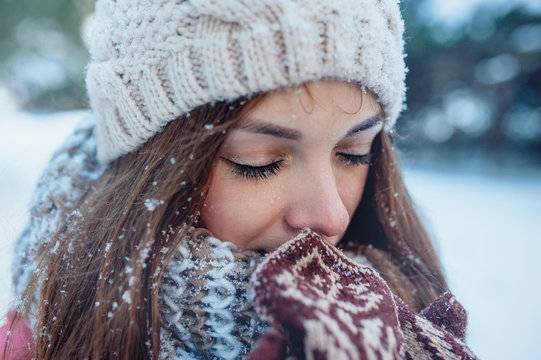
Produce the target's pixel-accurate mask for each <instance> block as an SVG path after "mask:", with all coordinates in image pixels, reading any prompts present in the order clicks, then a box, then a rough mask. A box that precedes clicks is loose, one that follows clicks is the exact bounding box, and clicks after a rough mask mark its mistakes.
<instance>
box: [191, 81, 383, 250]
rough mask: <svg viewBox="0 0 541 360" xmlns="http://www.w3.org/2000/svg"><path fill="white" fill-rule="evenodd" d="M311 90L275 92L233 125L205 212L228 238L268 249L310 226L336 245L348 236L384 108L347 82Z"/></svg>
mask: <svg viewBox="0 0 541 360" xmlns="http://www.w3.org/2000/svg"><path fill="white" fill-rule="evenodd" d="M307 88H308V90H309V91H306V88H305V87H302V86H301V87H297V88H292V89H287V90H281V91H277V92H274V93H271V94H270V95H268V96H267V97H265V98H264V99H263V101H262V102H260V103H259V104H258V105H257V106H256V107H255V108H254V109H252V110H251V111H250V112H249V113H248V114H247V115H246V119H245V120H243V121H242V122H241V123H240V125H239V127H237V128H235V129H234V130H232V131H230V133H229V135H228V137H227V139H226V141H225V143H224V145H223V147H222V148H221V150H220V153H219V155H218V156H219V159H218V161H217V162H216V164H215V165H214V168H213V172H212V182H211V185H210V188H209V190H208V194H207V198H206V201H205V204H204V205H203V209H202V211H201V218H200V220H201V223H202V225H203V226H204V227H206V228H207V229H208V230H210V231H211V232H212V233H213V234H214V235H215V236H216V237H217V238H219V239H221V240H222V241H229V242H232V243H234V244H236V245H237V246H239V247H243V248H250V249H264V250H267V251H269V250H272V249H274V248H276V247H278V246H280V245H281V244H283V243H284V242H285V241H287V240H288V239H290V238H291V237H293V236H295V235H296V234H297V232H298V231H299V230H300V229H302V228H304V227H310V228H312V229H313V230H315V231H317V232H318V233H320V234H321V235H322V236H323V237H324V238H326V239H327V240H328V241H329V242H330V243H332V244H335V245H336V244H337V243H338V242H339V241H340V239H341V238H342V236H343V235H344V232H345V231H346V228H347V227H348V224H349V221H350V220H351V217H352V216H353V213H354V211H355V209H356V208H357V206H358V205H359V202H360V200H361V197H362V194H363V189H364V186H365V183H366V178H367V175H368V170H369V165H368V164H369V161H370V148H371V145H372V141H373V140H374V137H375V136H376V135H377V133H378V132H379V131H380V130H381V128H382V118H381V112H380V111H381V108H380V106H379V104H378V103H377V102H376V100H375V99H374V97H373V95H371V94H370V93H363V92H362V91H361V90H360V89H358V87H355V86H353V85H351V84H348V83H344V82H336V81H320V82H317V83H310V84H308V85H307ZM359 109H360V110H359Z"/></svg>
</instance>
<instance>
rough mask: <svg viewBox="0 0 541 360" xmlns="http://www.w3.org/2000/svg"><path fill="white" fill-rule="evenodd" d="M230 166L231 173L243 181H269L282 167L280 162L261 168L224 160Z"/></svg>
mask: <svg viewBox="0 0 541 360" xmlns="http://www.w3.org/2000/svg"><path fill="white" fill-rule="evenodd" d="M225 160H226V161H227V162H228V163H229V164H231V165H232V171H233V172H234V173H235V174H236V175H239V176H240V177H242V178H244V179H254V180H258V179H270V178H272V177H274V176H276V173H277V172H278V170H280V169H281V167H282V162H283V161H282V160H280V161H276V162H273V163H272V164H268V165H263V166H252V165H246V164H239V163H236V162H234V161H232V160H229V159H225Z"/></svg>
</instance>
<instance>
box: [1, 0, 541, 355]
mask: <svg viewBox="0 0 541 360" xmlns="http://www.w3.org/2000/svg"><path fill="white" fill-rule="evenodd" d="M401 8H402V13H403V16H404V20H405V23H406V39H405V40H406V52H407V54H408V55H407V58H406V63H407V66H408V68H409V73H408V77H407V86H408V91H407V104H408V108H407V110H406V111H404V112H403V114H402V117H401V118H400V119H399V121H398V123H397V129H396V134H394V141H395V147H397V148H398V149H399V151H400V153H401V156H402V161H403V164H404V171H405V177H406V182H407V184H408V186H409V189H410V192H411V195H412V197H413V199H414V201H415V203H416V204H417V206H418V207H419V210H420V213H421V214H422V215H423V218H424V220H425V223H426V225H427V228H428V229H429V230H430V232H431V234H432V236H433V238H434V241H435V244H436V249H437V250H438V253H439V255H440V257H441V259H442V262H443V266H444V269H445V272H446V276H447V278H448V280H449V284H450V287H451V290H452V291H453V292H454V293H455V294H456V296H457V298H458V299H459V300H460V301H461V302H462V304H463V305H464V306H465V308H466V309H467V310H468V313H469V328H468V330H469V332H468V344H469V346H470V347H471V348H472V350H473V351H474V352H475V353H476V354H477V355H478V356H479V357H480V358H487V359H510V358H518V359H539V358H540V357H541V349H539V345H538V344H539V341H540V340H541V338H540V335H539V331H538V326H537V325H538V323H539V322H541V310H539V308H538V305H537V304H538V298H539V297H540V296H541V282H540V281H539V279H538V277H539V276H540V275H541V265H539V260H538V259H537V256H538V254H540V253H541V241H540V240H541V226H540V225H539V214H540V212H541V2H540V1H538V0H471V1H451V2H449V1H445V0H406V1H402V2H401ZM92 11H93V0H39V1H38V0H1V2H0V270H1V273H2V276H1V277H0V290H1V291H0V319H2V320H3V319H4V318H3V317H4V315H5V313H6V309H7V306H8V303H9V302H10V301H12V300H13V299H11V298H10V297H9V293H10V286H11V284H10V276H9V269H10V261H11V253H12V244H13V242H14V241H15V239H16V237H17V236H18V233H19V232H20V231H21V230H22V227H23V226H24V223H25V221H26V220H27V218H28V213H27V208H26V206H27V204H28V202H29V201H30V197H31V195H32V189H33V187H34V185H35V182H36V181H37V178H38V177H39V175H40V172H41V171H42V170H43V168H44V166H45V164H46V162H47V160H48V158H49V157H50V156H51V154H52V152H53V151H54V149H55V148H56V147H57V146H58V145H59V144H60V143H61V142H62V140H63V138H64V137H65V136H67V135H68V134H69V132H70V131H71V129H72V128H73V126H74V125H75V124H76V123H77V121H79V120H80V119H81V118H82V117H84V116H85V114H86V113H87V111H88V110H86V109H88V107H89V106H88V100H87V98H86V94H85V87H84V71H85V65H86V63H87V61H88V55H87V51H86V45H85V37H86V35H87V34H88V33H89V31H91V29H92V23H93V19H92ZM2 322H3V321H2Z"/></svg>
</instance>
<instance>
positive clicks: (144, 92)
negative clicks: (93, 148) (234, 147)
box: [86, 0, 406, 162]
mask: <svg viewBox="0 0 541 360" xmlns="http://www.w3.org/2000/svg"><path fill="white" fill-rule="evenodd" d="M403 28H404V26H403V22H402V18H401V15H400V10H399V8H398V5H397V3H396V1H395V0H333V1H327V0H257V1H255V0H185V1H173V0H98V1H97V3H96V26H95V29H94V31H93V33H92V35H91V38H90V53H91V61H90V63H89V66H88V72H87V78H86V80H87V88H88V94H89V97H90V102H91V105H92V108H93V110H94V112H95V113H96V116H97V119H98V126H97V145H98V158H99V160H100V161H102V162H109V161H112V160H114V159H116V158H118V157H119V156H122V155H124V154H126V153H128V152H131V151H133V150H135V149H136V148H138V147H139V146H141V145H142V144H144V143H145V142H146V141H147V140H148V139H150V138H151V137H152V136H154V135H155V134H156V133H157V132H159V131H160V130H161V129H162V128H163V127H164V126H165V125H166V124H167V123H168V122H170V121H172V120H174V119H176V118H178V117H179V116H181V115H183V114H186V113H188V112H190V111H191V110H192V109H194V108H196V107H197V106H200V105H203V104H206V103H211V102H215V101H221V100H234V99H237V98H239V97H244V96H250V95H252V94H255V93H259V92H267V91H273V90H276V89H279V88H283V87H287V86H294V85H299V84H302V83H304V82H309V81H315V80H320V79H337V80H343V81H348V82H354V83H358V84H360V85H362V86H366V87H367V88H369V89H370V90H371V91H372V92H373V93H374V94H376V96H377V99H378V101H379V102H380V103H381V104H382V106H383V109H384V112H385V116H386V118H387V123H386V126H387V129H389V128H390V127H392V125H393V124H394V122H395V120H396V118H397V116H398V114H399V112H400V111H401V108H402V104H403V100H404V97H405V95H404V94H405V85H404V79H405V73H406V71H405V64H404V59H403V56H404V55H403V40H402V33H403ZM203 125H204V124H201V126H203Z"/></svg>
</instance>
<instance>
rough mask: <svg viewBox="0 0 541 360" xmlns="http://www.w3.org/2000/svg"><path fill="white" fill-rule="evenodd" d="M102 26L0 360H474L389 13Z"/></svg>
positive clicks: (238, 3)
mask: <svg viewBox="0 0 541 360" xmlns="http://www.w3.org/2000/svg"><path fill="white" fill-rule="evenodd" d="M96 19H97V22H96V28H95V30H94V32H93V35H92V38H91V54H92V60H91V62H90V64H89V67H88V74H87V85H88V92H89V97H90V100H91V105H92V108H93V111H94V115H93V117H92V119H89V121H87V122H86V123H84V124H82V125H81V126H80V127H79V128H78V129H77V130H76V131H75V133H74V135H73V136H72V137H71V138H70V139H68V141H67V142H66V144H65V145H64V146H63V147H62V149H60V150H59V151H58V152H57V153H56V155H55V156H54V157H53V159H52V161H51V164H50V166H49V168H48V170H47V171H46V173H45V174H44V176H43V178H42V179H41V181H40V183H39V185H38V188H37V191H36V196H35V200H34V204H33V208H32V219H31V221H30V224H29V227H28V228H27V230H26V231H25V232H24V234H23V235H22V236H21V238H20V241H19V243H18V249H17V254H18V258H17V259H16V266H15V272H14V284H15V290H16V293H17V294H18V295H19V296H20V297H21V299H22V301H21V304H20V306H19V308H18V309H17V310H18V313H17V315H13V316H12V321H11V322H10V324H8V325H9V327H10V332H9V333H8V332H7V328H6V329H5V331H6V332H5V335H6V337H7V338H8V339H7V340H8V341H7V342H6V346H5V348H4V351H5V352H4V355H8V356H10V355H11V356H17V355H14V354H19V356H23V357H28V358H30V357H36V358H39V359H52V358H55V359H56V358H81V359H82V358H122V359H134V358H154V359H156V358H168V357H172V358H174V357H176V358H194V359H210V358H226V359H235V358H242V357H245V356H251V358H269V359H270V358H285V357H286V356H296V357H298V358H304V357H306V358H311V357H312V356H315V357H316V358H318V357H319V358H325V357H331V356H332V357H336V358H402V357H409V358H412V357H417V358H420V357H424V358H431V357H433V358H438V357H439V358H441V357H446V358H453V357H455V358H459V357H460V356H462V357H463V358H468V357H470V358H471V357H473V355H472V354H471V353H470V352H469V350H468V349H467V348H466V347H465V345H464V344H463V342H462V340H463V338H464V326H465V318H464V311H463V309H462V308H461V307H460V306H459V305H458V303H456V302H455V301H454V299H453V298H452V297H450V296H449V295H448V294H447V295H444V296H443V297H440V295H442V294H443V293H444V292H445V290H446V283H445V279H444V276H443V274H442V271H441V267H440V264H439V261H438V259H437V256H436V255H435V253H434V250H433V248H432V245H431V243H430V240H429V238H428V236H427V234H426V232H425V230H424V229H423V227H422V224H421V222H420V221H419V219H418V217H417V215H416V213H415V210H414V208H413V206H412V203H411V200H410V198H409V196H408V193H407V191H406V189H405V188H404V184H403V181H402V179H401V174H400V167H399V164H398V161H397V159H396V155H395V152H394V149H393V147H392V145H391V142H390V140H389V137H388V132H392V127H393V125H394V122H395V120H396V118H397V117H398V114H399V112H400V109H401V108H402V103H403V98H404V77H405V66H404V62H403V57H404V56H403V41H402V32H403V24H402V19H401V17H400V12H399V8H398V5H397V4H396V3H395V2H394V1H392V0H389V1H387V0H384V1H376V0H336V1H333V2H328V1H319V0H311V1H309V0H258V1H249V2H247V1H243V0H220V1H212V0H186V1H173V0H152V1H148V0H147V1H133V0H131V1H127V0H116V1H115V0H98V2H97V4H96ZM291 239H292V240H291ZM303 246H304V248H303ZM299 251H300V253H299ZM306 251H308V252H307V253H305V252H306ZM293 254H300V255H293ZM284 259H289V260H288V261H290V262H289V263H286V262H284V261H285V260H284ZM301 259H304V260H306V259H312V260H310V261H309V264H310V267H309V271H304V272H299V271H297V269H298V266H299V265H300V264H301V263H302V261H300V260H301ZM351 259H354V260H355V261H353V260H351ZM304 260H303V261H304ZM307 261H308V260H307ZM358 262H362V263H363V264H364V265H368V266H364V265H360V264H358ZM305 263H307V262H306V261H305ZM301 265H302V264H301ZM304 265H306V264H304ZM272 266H277V269H278V270H280V271H281V270H284V271H287V276H289V279H290V280H292V282H290V283H289V284H290V285H288V286H287V287H286V289H285V292H284V293H280V292H278V291H270V292H268V291H267V292H265V289H264V288H265V286H267V285H269V286H275V285H276V286H277V285H280V284H284V283H283V282H282V280H283V279H284V276H286V275H284V274H286V273H281V275H280V276H278V275H276V276H275V275H272V274H273V273H272V272H269V269H270V268H272ZM265 274H271V275H265ZM282 275H283V276H282ZM320 275H321V276H320ZM380 276H381V277H380ZM250 278H252V284H251V285H249V281H250ZM381 278H383V280H382V279H381ZM322 289H328V290H323V291H324V292H323V293H320V291H322ZM344 289H350V290H351V292H348V291H349V290H348V291H346V290H344ZM389 289H390V290H389ZM326 291H329V292H326ZM391 291H392V293H391ZM287 292H289V293H291V292H295V294H297V295H299V294H300V298H298V299H297V300H291V297H288V296H289V295H291V294H289V295H288V294H286V293H287ZM310 294H311V295H310ZM314 294H316V295H314ZM317 294H320V295H317ZM329 294H340V295H339V296H338V295H337V296H338V297H337V298H333V297H332V296H330V295H329ZM270 295H272V296H274V298H273V299H274V300H272V303H273V304H274V305H272V306H270V307H269V306H267V305H265V301H264V300H265V299H270V298H269V297H268V296H270ZM276 296H278V297H276ZM306 299H311V300H310V302H307V301H305V300H306ZM337 299H339V300H340V301H339V302H337V301H338V300H337ZM367 299H372V300H370V301H371V302H370V301H369V302H368V303H369V305H367V304H366V302H367V301H368V300H367ZM436 299H438V300H437V301H436V302H435V303H433V301H434V300H436ZM286 300H287V301H286ZM431 303H433V304H432V305H430V304H431ZM276 304H284V306H282V307H280V306H278V307H277V308H276V309H274V308H272V307H273V306H274V307H276V306H277V305H276ZM285 304H289V305H285ZM316 304H317V306H323V307H322V308H325V309H327V310H321V309H322V308H317V306H316ZM322 304H323V305H322ZM337 304H339V305H337ZM363 304H364V305H363ZM370 304H371V305H370ZM385 304H387V305H385ZM275 305H276V306H275ZM384 305H385V306H384ZM429 305H430V306H429ZM271 308H272V309H271ZM316 308H317V309H316ZM273 309H274V310H273ZM291 309H298V311H297V310H295V311H294V312H292V313H291V315H288V316H290V317H291V319H297V318H298V321H296V320H295V321H293V320H292V321H289V320H287V319H285V320H277V319H279V318H283V316H282V317H280V316H281V314H282V315H283V314H285V313H288V311H290V310H291ZM313 309H316V310H317V311H316V310H314V311H311V310H313ZM329 309H330V310H329ZM336 309H340V310H336ZM359 309H365V310H366V309H368V310H370V315H368V312H367V313H362V314H361V315H359V313H358V310H359ZM422 309H425V310H424V313H423V315H422V316H421V315H418V314H417V313H416V312H418V311H420V310H422ZM441 309H446V310H445V311H440V310H441ZM307 310H310V313H311V314H315V315H314V316H315V317H314V318H310V317H309V316H308V317H307V315H306V316H305V312H306V311H307ZM322 311H323V312H322ZM326 311H330V312H328V313H327V312H326ZM322 314H324V315H325V314H327V315H325V316H323V315H322ZM329 314H330V315H329ZM279 315H280V316H279ZM310 316H311V315H310ZM314 319H316V320H314ZM427 319H428V320H430V321H432V322H430V321H428V320H427ZM335 321H336V323H340V324H346V325H347V324H350V325H351V324H354V326H350V328H349V330H347V329H346V328H340V329H339V327H333V326H331V325H329V324H332V323H333V322H335ZM433 323H434V324H433ZM25 324H28V326H29V327H28V326H26V325H25ZM322 324H323V325H325V326H324V327H322V329H324V330H322V331H323V334H322V333H321V332H320V333H318V334H319V335H317V334H316V333H314V332H313V331H312V330H313V329H314V326H315V328H318V329H319V327H320V326H323V325H322ZM379 324H383V325H381V326H380V325H379ZM346 327H347V326H346ZM446 327H447V329H446V330H445V328H446ZM271 328H273V329H271ZM21 329H22V330H21ZM311 329H312V330H311ZM427 329H428V330H427ZM421 330H422V331H421ZM359 331H361V333H359V334H362V336H361V335H359V334H358V332H359ZM25 334H26V335H25ZM28 334H31V336H30V338H29V339H28V337H29V335H28ZM263 334H265V335H263ZM347 334H349V335H347ZM352 334H357V335H355V336H353V335H352ZM412 334H413V335H412ZM427 334H429V335H427ZM8 335H9V336H8ZM327 335H328V337H329V338H332V339H334V340H335V342H334V344H335V345H336V346H335V347H332V346H330V347H329V348H332V349H331V350H329V349H323V348H324V347H325V346H322V345H324V342H325V341H327V340H328V339H327V340H325V341H323V340H322V338H321V336H323V337H325V336H327ZM414 335H415V336H414ZM15 336H19V337H18V338H17V339H15ZM25 336H26V338H27V340H26V341H25V340H24V339H25ZM348 336H349V337H348ZM21 337H22V340H21ZM345 338H352V339H354V338H356V339H354V340H352V342H351V346H350V347H349V348H347V349H346V348H345V347H344V346H345V345H343V344H346V343H347V344H350V343H349V342H346V341H344V339H345ZM258 339H260V340H259V343H257V340H258ZM318 339H319V340H318ZM358 339H361V340H362V341H361V340H358ZM10 340H11V341H10ZM21 344H22V345H21ZM257 344H259V345H257ZM442 344H446V345H445V346H442ZM348 346H349V345H348ZM342 347H344V348H342ZM314 349H315V350H314ZM17 351H19V353H17ZM322 354H323V355H322ZM325 354H326V355H325ZM337 354H342V355H337ZM352 354H357V355H352ZM359 354H360V355H359Z"/></svg>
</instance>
